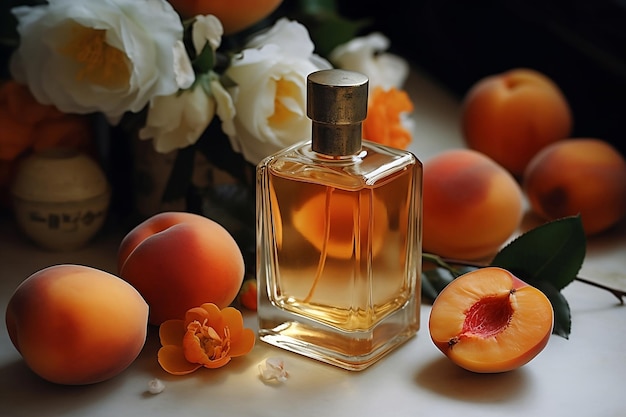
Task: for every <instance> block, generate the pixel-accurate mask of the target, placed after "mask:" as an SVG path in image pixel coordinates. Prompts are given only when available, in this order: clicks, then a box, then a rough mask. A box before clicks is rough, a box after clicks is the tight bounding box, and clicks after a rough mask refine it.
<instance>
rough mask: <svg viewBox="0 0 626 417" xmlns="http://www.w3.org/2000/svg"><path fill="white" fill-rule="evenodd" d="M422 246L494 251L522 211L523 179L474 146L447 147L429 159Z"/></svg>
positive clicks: (471, 255) (452, 254)
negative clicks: (464, 147) (515, 177)
mask: <svg viewBox="0 0 626 417" xmlns="http://www.w3.org/2000/svg"><path fill="white" fill-rule="evenodd" d="M422 198H423V212H422V213H423V240H422V242H423V248H424V251H425V252H431V253H433V254H436V255H439V256H443V257H446V258H456V259H465V260H470V259H482V258H486V257H489V256H492V255H494V254H495V253H496V252H497V251H498V250H499V249H500V247H501V246H502V244H504V243H505V242H506V240H507V239H509V238H510V237H511V235H512V234H513V233H514V232H515V231H516V230H517V228H518V227H519V224H520V222H521V219H522V214H523V194H522V190H521V188H520V186H519V184H518V183H517V182H516V181H515V179H514V178H513V177H512V176H511V174H510V173H509V172H507V171H506V170H505V169H504V168H502V167H501V166H500V165H498V164H497V163H495V162H494V161H493V160H491V159H490V158H488V157H487V156H485V155H483V154H481V153H479V152H476V151H473V150H471V149H453V150H448V151H444V152H442V153H440V154H438V155H435V156H434V157H432V158H430V159H428V160H426V161H425V162H424V177H423V197H422Z"/></svg>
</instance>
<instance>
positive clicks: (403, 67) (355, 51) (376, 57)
mask: <svg viewBox="0 0 626 417" xmlns="http://www.w3.org/2000/svg"><path fill="white" fill-rule="evenodd" d="M388 48H389V39H388V38H386V37H385V36H384V35H382V34H381V33H378V32H375V33H372V34H370V35H368V36H364V37H358V38H354V39H352V40H350V41H349V42H347V43H345V44H343V45H339V46H338V47H336V48H335V49H333V51H332V52H331V53H330V55H329V59H330V61H331V62H332V63H333V64H334V65H336V66H337V67H339V68H342V69H345V70H349V71H357V72H360V73H362V74H365V75H367V77H368V78H369V81H370V82H369V86H370V89H372V88H374V87H382V88H383V89H384V90H389V89H390V88H392V87H395V88H401V87H402V85H403V84H404V82H405V81H406V78H407V76H408V74H409V65H408V63H407V62H406V60H404V59H403V58H401V57H399V56H397V55H394V54H391V53H384V51H386V50H387V49H388Z"/></svg>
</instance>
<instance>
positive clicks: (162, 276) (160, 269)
mask: <svg viewBox="0 0 626 417" xmlns="http://www.w3.org/2000/svg"><path fill="white" fill-rule="evenodd" d="M118 271H119V275H120V276H121V277H122V278H123V279H125V280H126V281H128V282H129V283H130V284H131V285H133V286H134V287H135V288H137V290H138V291H139V292H140V293H141V295H142V296H143V297H144V298H145V299H146V301H147V303H148V305H149V306H150V319H149V321H150V324H154V325H159V324H161V323H162V322H164V321H165V320H170V319H182V318H184V316H185V312H186V311H187V310H189V309H190V308H193V307H197V306H199V305H202V304H204V303H213V304H216V305H217V306H218V307H219V308H225V307H226V306H228V305H229V304H230V303H232V302H233V301H234V300H235V298H236V297H237V294H238V292H239V289H240V287H241V284H242V282H243V277H244V272H245V266H244V260H243V255H242V253H241V250H240V249H239V247H238V246H237V243H236V242H235V240H234V239H233V237H232V236H231V235H230V234H229V233H228V231H227V230H226V229H224V228H223V227H222V226H221V225H220V224H218V223H216V222H214V221H213V220H210V219H208V218H206V217H203V216H200V215H197V214H192V213H186V212H164V213H159V214H156V215H154V216H152V217H150V218H148V219H147V220H145V221H144V222H142V223H140V224H139V225H137V226H136V227H135V228H134V229H132V230H131V231H130V232H128V233H127V235H126V236H125V237H124V239H123V240H122V242H121V244H120V247H119V251H118Z"/></svg>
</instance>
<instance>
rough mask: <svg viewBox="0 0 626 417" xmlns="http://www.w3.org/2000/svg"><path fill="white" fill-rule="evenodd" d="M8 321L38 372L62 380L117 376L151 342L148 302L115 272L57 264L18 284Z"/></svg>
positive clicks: (72, 381) (13, 336)
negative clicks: (148, 333)
mask: <svg viewBox="0 0 626 417" xmlns="http://www.w3.org/2000/svg"><path fill="white" fill-rule="evenodd" d="M6 325H7V330H8V333H9V337H10V339H11V341H12V342H13V345H14V346H15V348H16V349H17V350H18V351H19V352H20V354H21V355H22V357H23V358H24V360H25V361H26V364H27V365H28V366H29V367H30V368H31V369H32V370H33V371H34V372H35V373H36V374H38V375H39V376H41V377H42V378H44V379H46V380H48V381H50V382H54V383H58V384H66V385H83V384H92V383H96V382H100V381H104V380H107V379H110V378H112V377H114V376H115V375H117V374H119V373H120V372H122V371H123V370H125V369H126V368H127V367H128V366H129V365H130V364H131V363H132V362H133V361H134V360H135V359H136V358H137V356H138V355H139V353H140V352H141V349H142V348H143V346H144V343H145V341H146V333H147V327H148V305H147V304H146V302H145V301H144V300H143V298H142V297H141V295H140V294H139V293H138V292H137V291H136V290H135V289H134V288H133V287H132V286H130V285H129V284H128V283H127V282H125V281H123V280H122V279H120V278H118V277H116V276H114V275H111V274H109V273H107V272H104V271H101V270H98V269H94V268H90V267H87V266H81V265H56V266H51V267H48V268H45V269H42V270H40V271H38V272H35V273H34V274H33V275H31V276H30V277H28V278H27V279H26V280H25V281H23V282H22V283H21V284H20V285H19V286H18V287H17V289H16V290H15V292H14V293H13V295H12V296H11V299H10V300H9V304H8V306H7V310H6Z"/></svg>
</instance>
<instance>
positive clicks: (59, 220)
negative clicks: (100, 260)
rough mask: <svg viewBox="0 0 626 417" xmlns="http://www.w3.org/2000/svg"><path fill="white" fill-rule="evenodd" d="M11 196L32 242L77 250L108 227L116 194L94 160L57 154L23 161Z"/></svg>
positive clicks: (63, 152) (76, 154) (51, 152)
mask: <svg viewBox="0 0 626 417" xmlns="http://www.w3.org/2000/svg"><path fill="white" fill-rule="evenodd" d="M11 197H12V200H13V209H14V212H15V217H16V220H17V223H18V225H19V226H20V228H21V229H22V230H23V231H24V233H25V234H26V235H27V236H28V237H30V238H31V239H32V240H33V241H34V242H36V243H37V244H39V245H40V246H42V247H44V248H47V249H51V250H73V249H78V248H80V247H82V246H83V245H85V244H86V243H87V242H88V241H89V240H90V239H91V238H92V237H93V236H94V235H95V234H96V233H97V232H98V231H99V230H100V228H101V227H102V225H103V224H104V220H105V218H106V215H107V211H108V208H109V202H110V198H111V189H110V186H109V184H108V181H107V179H106V176H105V175H104V172H103V171H102V169H101V168H100V166H99V165H98V164H97V163H96V162H95V161H94V160H93V159H92V158H90V157H89V156H87V155H86V154H84V153H80V152H78V151H75V150H69V149H54V150H49V151H46V152H41V153H35V154H32V155H30V156H28V157H27V158H25V159H24V161H22V163H21V164H20V166H19V168H18V170H17V173H16V176H15V179H14V182H13V184H12V187H11Z"/></svg>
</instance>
